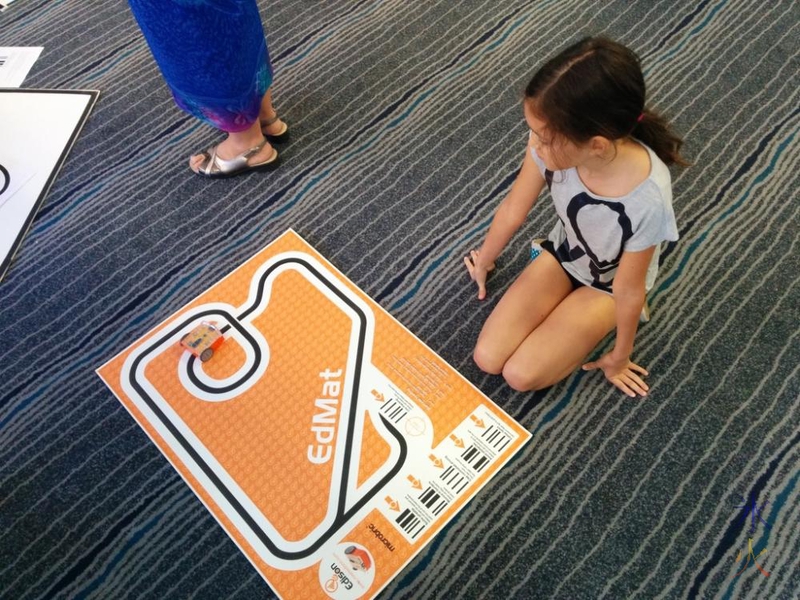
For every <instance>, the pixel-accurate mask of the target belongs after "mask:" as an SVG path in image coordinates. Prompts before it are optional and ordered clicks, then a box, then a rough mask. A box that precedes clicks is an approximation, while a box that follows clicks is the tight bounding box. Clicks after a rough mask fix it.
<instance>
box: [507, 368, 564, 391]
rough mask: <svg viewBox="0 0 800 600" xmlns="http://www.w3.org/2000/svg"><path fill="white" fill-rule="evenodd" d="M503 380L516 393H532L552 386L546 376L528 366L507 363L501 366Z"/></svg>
mask: <svg viewBox="0 0 800 600" xmlns="http://www.w3.org/2000/svg"><path fill="white" fill-rule="evenodd" d="M503 379H505V380H506V383H507V384H508V385H509V386H510V387H511V388H513V389H514V390H516V391H518V392H533V391H536V390H541V389H543V388H546V387H549V386H551V385H553V383H554V382H552V381H550V380H549V378H548V377H546V374H545V373H543V372H541V371H540V370H538V369H536V368H535V367H532V366H531V365H530V364H528V365H521V364H519V363H515V362H514V361H508V362H507V363H506V364H505V365H504V366H503Z"/></svg>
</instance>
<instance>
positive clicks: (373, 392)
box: [372, 390, 384, 402]
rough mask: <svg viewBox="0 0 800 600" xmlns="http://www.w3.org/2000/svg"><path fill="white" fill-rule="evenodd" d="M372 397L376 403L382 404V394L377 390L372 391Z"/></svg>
mask: <svg viewBox="0 0 800 600" xmlns="http://www.w3.org/2000/svg"><path fill="white" fill-rule="evenodd" d="M372 395H373V396H375V400H377V401H378V402H383V400H384V398H383V394H381V393H380V392H379V391H378V390H372Z"/></svg>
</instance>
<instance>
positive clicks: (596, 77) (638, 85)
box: [525, 37, 689, 166]
mask: <svg viewBox="0 0 800 600" xmlns="http://www.w3.org/2000/svg"><path fill="white" fill-rule="evenodd" d="M525 100H526V101H527V102H530V103H531V105H530V106H531V108H532V109H533V112H534V113H535V114H536V115H537V116H539V117H540V118H541V119H542V120H544V121H545V122H546V123H547V125H548V129H550V130H551V131H552V132H553V133H554V134H555V135H556V136H558V135H561V136H564V137H566V138H567V139H569V140H571V141H573V142H576V143H585V142H588V141H589V140H590V139H591V138H592V137H594V136H596V135H599V136H602V137H605V138H608V139H609V140H617V139H620V138H624V137H627V136H633V137H635V138H636V139H638V140H641V141H642V142H644V143H645V144H647V145H648V146H650V148H652V149H653V151H654V152H655V153H656V154H657V155H658V157H659V158H660V159H661V160H663V161H664V162H665V163H666V164H668V165H671V164H679V165H682V166H688V164H689V163H687V162H686V161H685V160H684V159H683V157H682V156H681V155H680V148H681V145H682V144H683V141H682V140H681V138H679V137H678V136H677V135H675V134H674V133H673V132H672V130H671V129H670V127H669V124H668V123H667V121H666V119H664V117H662V116H661V115H659V114H658V113H657V112H655V111H654V110H652V109H649V108H646V107H645V85H644V75H642V68H641V65H640V61H639V57H638V56H637V55H636V54H635V53H634V52H633V51H632V50H630V49H629V48H626V47H625V46H623V45H622V44H619V43H617V42H614V41H612V40H610V39H608V38H604V37H587V38H584V39H582V40H580V41H579V42H577V43H575V44H573V45H572V46H569V47H568V48H566V49H564V50H562V51H561V52H560V53H559V54H558V55H557V56H555V57H553V58H551V59H550V60H548V61H547V62H546V63H545V64H544V66H542V68H541V69H539V71H538V72H537V73H536V75H534V76H533V79H531V80H530V82H529V83H528V86H527V87H526V88H525Z"/></svg>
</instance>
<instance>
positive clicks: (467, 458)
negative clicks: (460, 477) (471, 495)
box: [461, 446, 489, 473]
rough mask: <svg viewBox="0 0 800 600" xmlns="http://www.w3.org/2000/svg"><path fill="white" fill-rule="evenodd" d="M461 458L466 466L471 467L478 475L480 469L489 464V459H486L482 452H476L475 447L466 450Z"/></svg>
mask: <svg viewBox="0 0 800 600" xmlns="http://www.w3.org/2000/svg"><path fill="white" fill-rule="evenodd" d="M461 458H463V459H464V462H465V463H467V464H468V465H472V468H473V469H475V470H476V471H477V472H478V473H480V472H481V469H483V467H485V466H486V463H488V462H489V459H488V458H486V456H485V455H484V454H483V452H481V451H480V450H478V449H477V448H476V447H475V446H470V447H469V448H467V449H466V451H465V452H464V454H462V455H461Z"/></svg>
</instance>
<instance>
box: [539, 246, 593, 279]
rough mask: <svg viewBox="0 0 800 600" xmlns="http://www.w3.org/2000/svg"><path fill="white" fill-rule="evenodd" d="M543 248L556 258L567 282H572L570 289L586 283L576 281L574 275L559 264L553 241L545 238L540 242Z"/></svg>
mask: <svg viewBox="0 0 800 600" xmlns="http://www.w3.org/2000/svg"><path fill="white" fill-rule="evenodd" d="M541 246H542V249H543V250H547V252H548V253H549V254H552V255H553V258H555V259H556V262H557V263H558V265H559V266H560V267H561V270H562V271H564V273H565V274H566V276H567V277H569V282H570V283H571V284H572V289H573V290H577V289H578V288H579V287H584V286H585V285H586V284H585V283H583V282H582V281H578V280H577V279H575V277H574V276H573V275H572V273H570V272H569V271H567V270H566V269H565V268H564V265H562V264H561V261H560V260H559V259H558V255H557V254H556V247H555V246H553V242H551V241H550V240H545V241H543V242H542V244H541Z"/></svg>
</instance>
